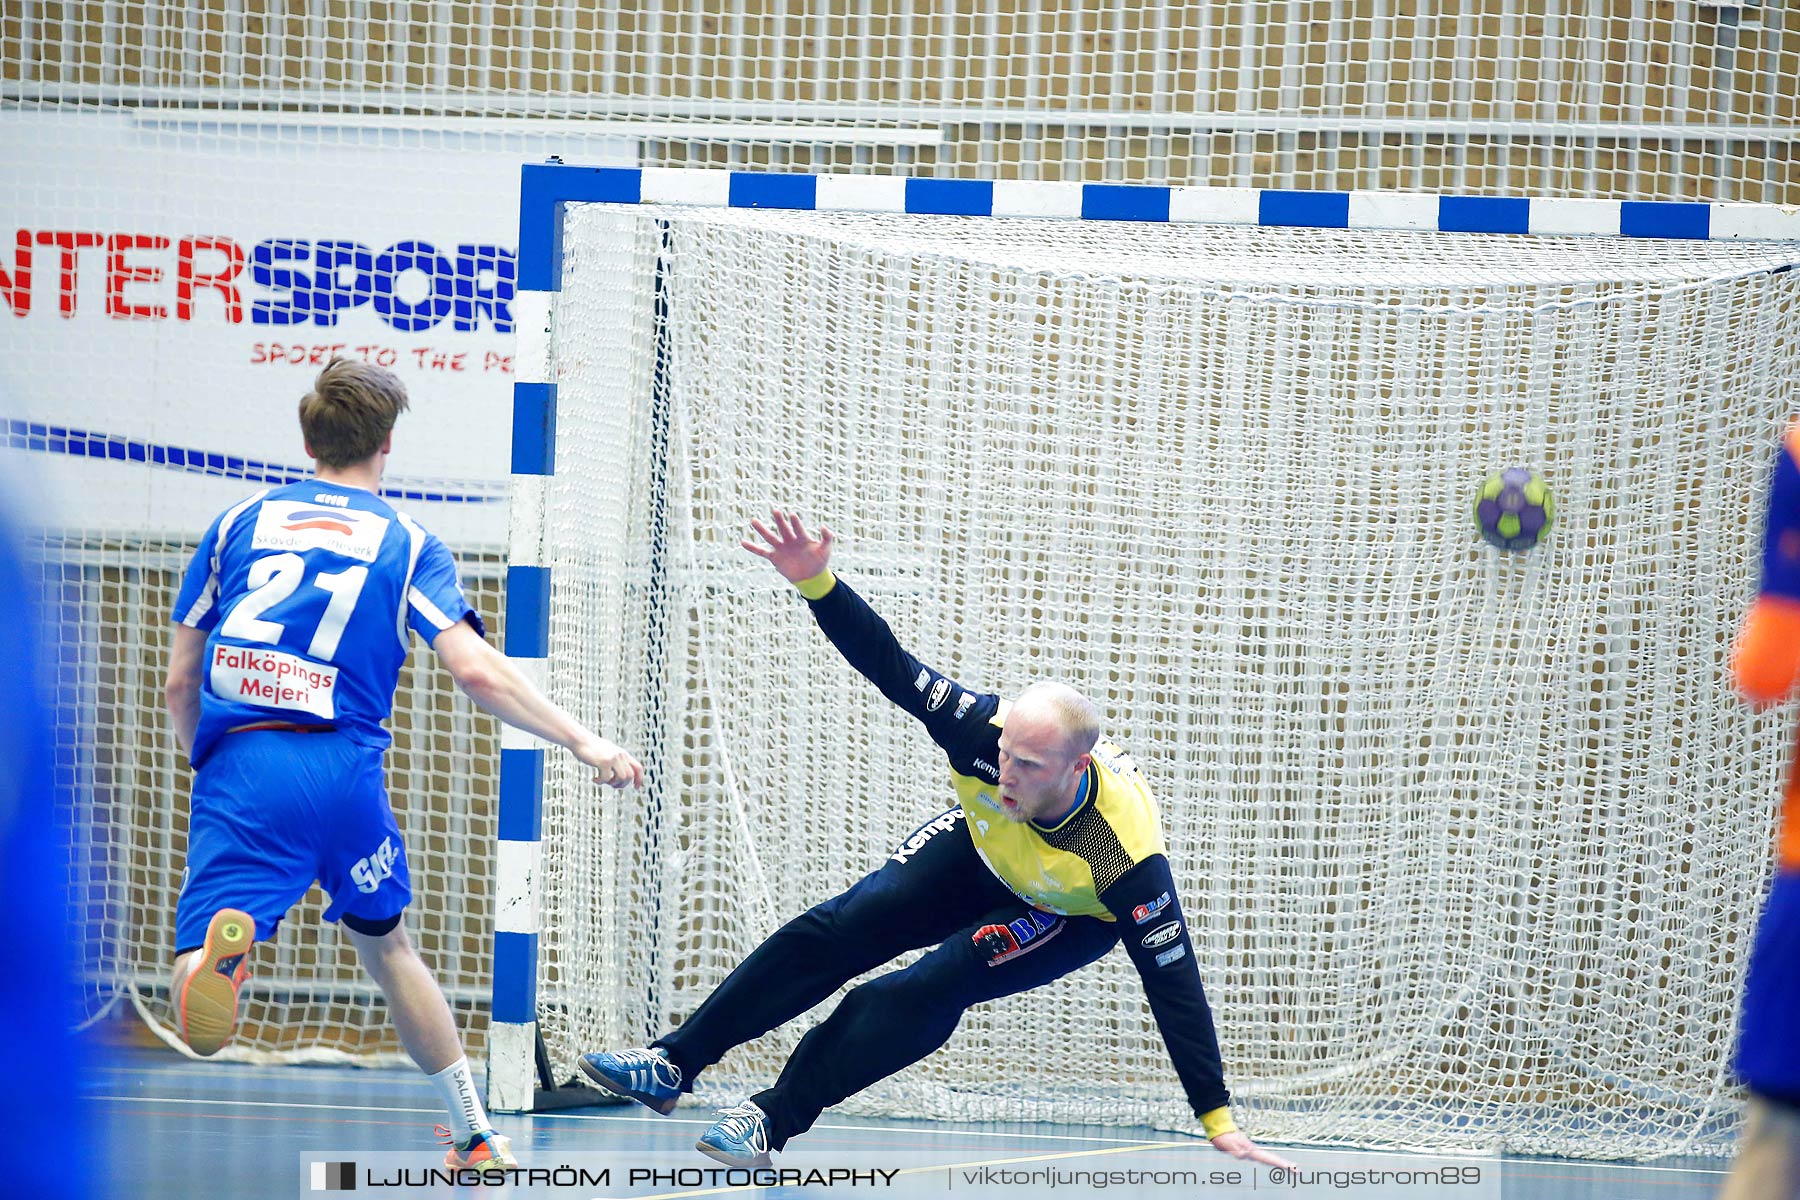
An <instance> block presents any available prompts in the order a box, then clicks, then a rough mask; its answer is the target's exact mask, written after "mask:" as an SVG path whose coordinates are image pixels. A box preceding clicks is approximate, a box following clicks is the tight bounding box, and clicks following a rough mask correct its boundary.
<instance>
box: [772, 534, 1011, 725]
mask: <svg viewBox="0 0 1800 1200" xmlns="http://www.w3.org/2000/svg"><path fill="white" fill-rule="evenodd" d="M772 516H773V520H772V522H771V525H772V527H771V526H770V525H764V524H763V523H762V522H761V521H752V522H750V527H751V528H752V529H753V530H755V531H756V533H757V535H758V536H759V537H761V538H762V542H763V544H758V543H756V542H753V541H751V540H749V539H748V538H746V539H744V541H743V542H742V543H740V544H741V545H742V546H743V547H744V549H746V550H748V551H750V553H752V554H755V555H758V556H759V557H761V558H765V559H767V560H768V561H769V562H770V563H771V564H772V565H773V566H774V567H775V569H776V570H777V571H779V572H781V575H782V578H784V579H786V580H787V581H788V582H789V583H791V584H793V585H794V586H795V587H797V588H798V589H799V590H800V594H801V595H802V596H804V597H806V602H807V605H808V606H809V607H810V608H811V609H812V614H813V619H814V620H816V621H818V623H819V629H820V630H821V631H823V633H824V634H825V636H826V637H828V638H830V639H831V644H832V645H833V646H836V647H837V649H838V653H840V654H842V655H843V656H844V658H845V660H846V661H848V662H849V664H850V665H851V666H853V667H855V668H856V669H857V671H858V672H860V673H861V674H862V675H863V677H864V678H866V679H868V680H869V682H871V683H873V684H874V685H875V686H876V687H877V688H879V689H881V694H882V695H884V696H886V697H887V698H888V699H889V700H892V701H893V702H894V703H895V704H898V705H899V706H900V707H901V708H903V709H905V710H906V711H907V712H909V713H911V714H912V715H913V716H915V717H917V718H918V719H919V720H920V721H922V722H924V724H925V727H926V729H928V730H929V731H930V732H931V736H932V740H934V741H935V742H937V743H938V745H940V746H942V747H944V748H945V749H947V750H954V749H955V748H956V747H957V746H958V745H959V744H960V743H961V742H962V741H963V740H964V738H965V737H966V735H967V732H968V731H970V730H979V729H981V728H982V727H984V726H985V725H986V724H987V720H988V718H989V717H990V716H992V715H993V713H994V711H995V710H996V709H997V708H998V706H999V699H998V697H995V696H991V695H988V694H985V693H970V694H971V695H973V696H974V700H973V701H970V702H964V700H963V695H964V689H963V688H962V687H961V686H960V685H958V684H957V683H956V682H955V681H954V680H951V679H949V678H948V677H946V676H943V675H941V674H939V673H938V672H936V671H933V670H932V669H931V668H930V667H928V666H926V665H925V664H924V663H922V662H920V661H919V660H918V659H916V658H914V657H913V656H912V655H911V654H908V653H907V652H906V648H905V647H903V646H902V645H901V644H900V640H899V639H898V638H896V637H895V636H894V631H893V630H892V629H891V628H889V627H888V623H887V622H886V621H884V620H882V618H881V617H880V615H878V614H877V613H876V612H875V610H874V609H872V608H870V607H869V604H868V601H866V600H864V599H863V598H862V597H861V596H859V595H857V594H856V592H855V591H854V590H853V589H852V588H851V587H850V585H849V584H847V583H845V582H843V581H842V580H841V579H839V578H838V577H837V576H836V575H834V574H832V572H831V548H832V546H833V545H834V544H835V541H836V538H835V536H834V535H833V534H832V532H831V530H829V529H826V528H823V527H821V528H820V530H819V535H818V536H817V537H813V536H811V535H809V534H808V533H807V532H806V529H805V527H804V526H802V525H801V523H800V518H799V517H798V516H797V515H795V514H793V513H788V512H783V511H781V510H779V509H777V510H776V511H775V512H774V513H773V514H772Z"/></svg>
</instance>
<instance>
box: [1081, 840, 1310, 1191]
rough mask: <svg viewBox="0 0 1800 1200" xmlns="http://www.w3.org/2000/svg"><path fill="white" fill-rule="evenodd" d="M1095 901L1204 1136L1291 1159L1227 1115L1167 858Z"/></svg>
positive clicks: (1257, 1157)
mask: <svg viewBox="0 0 1800 1200" xmlns="http://www.w3.org/2000/svg"><path fill="white" fill-rule="evenodd" d="M1100 902H1101V903H1102V904H1104V905H1106V908H1107V911H1108V912H1110V913H1112V914H1113V917H1114V918H1115V919H1116V920H1117V921H1118V922H1119V928H1120V929H1122V930H1123V931H1124V938H1123V940H1124V943H1125V952H1126V953H1127V954H1129V955H1130V956H1131V962H1132V965H1133V966H1135V967H1136V968H1137V972H1138V977H1139V978H1140V979H1142V980H1143V983H1144V995H1145V996H1146V997H1147V998H1148V999H1149V1001H1150V1013H1151V1015H1152V1016H1153V1017H1155V1018H1156V1027H1157V1029H1159V1030H1160V1031H1161V1032H1162V1037H1163V1044H1164V1045H1166V1046H1167V1047H1168V1048H1169V1058H1170V1060H1171V1061H1172V1062H1173V1063H1174V1064H1175V1074H1176V1076H1177V1077H1178V1078H1180V1080H1181V1086H1182V1089H1183V1090H1184V1091H1185V1092H1186V1093H1187V1098H1188V1103H1189V1104H1190V1105H1191V1106H1192V1107H1193V1110H1194V1115H1195V1116H1197V1117H1198V1118H1200V1124H1201V1126H1202V1127H1203V1128H1204V1129H1205V1130H1206V1136H1207V1137H1208V1138H1210V1139H1211V1140H1212V1144H1213V1145H1214V1146H1216V1147H1218V1148H1219V1149H1220V1150H1221V1151H1224V1152H1225V1153H1227V1154H1230V1155H1232V1156H1234V1157H1236V1158H1248V1159H1251V1160H1253V1161H1255V1162H1261V1163H1267V1164H1269V1165H1270V1166H1280V1167H1289V1166H1292V1165H1293V1164H1291V1163H1289V1162H1288V1161H1287V1160H1286V1159H1283V1158H1280V1157H1278V1156H1277V1155H1274V1154H1271V1153H1270V1152H1269V1151H1267V1150H1264V1149H1262V1148H1260V1147H1259V1146H1257V1145H1256V1143H1255V1142H1253V1141H1251V1140H1250V1138H1249V1137H1248V1136H1247V1135H1246V1134H1245V1133H1244V1132H1243V1131H1242V1130H1240V1129H1239V1128H1238V1127H1237V1123H1236V1122H1235V1121H1233V1120H1232V1119H1231V1093H1230V1092H1229V1091H1228V1090H1227V1089H1226V1087H1225V1068H1224V1064H1223V1062H1222V1061H1221V1059H1220V1057H1219V1039H1218V1035H1217V1033H1216V1032H1215V1031H1214V1029H1213V1019H1212V1009H1211V1008H1210V1007H1209V1006H1208V1005H1207V1003H1206V989H1205V988H1203V987H1202V986H1201V984H1200V967H1199V964H1198V963H1197V962H1196V961H1195V958H1194V947H1193V941H1192V939H1190V938H1189V936H1188V927H1187V918H1186V917H1184V916H1183V915H1182V912H1181V901H1180V898H1179V897H1177V896H1176V894H1175V879H1174V876H1173V875H1171V874H1170V872H1169V860H1168V859H1167V858H1166V857H1165V856H1163V855H1161V854H1153V855H1151V856H1150V857H1149V858H1146V859H1145V860H1144V861H1143V862H1140V863H1138V864H1137V865H1136V866H1134V867H1132V868H1131V869H1130V870H1129V871H1127V872H1125V874H1123V875H1121V876H1120V877H1119V878H1118V880H1117V881H1116V882H1114V883H1113V885H1112V886H1111V887H1109V888H1107V889H1106V890H1105V891H1104V892H1102V893H1101V894H1100Z"/></svg>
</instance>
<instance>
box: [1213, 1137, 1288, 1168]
mask: <svg viewBox="0 0 1800 1200" xmlns="http://www.w3.org/2000/svg"><path fill="white" fill-rule="evenodd" d="M1212 1144H1213V1148H1214V1149H1215V1150H1218V1151H1220V1152H1221V1153H1224V1154H1229V1155H1231V1157H1233V1158H1247V1159H1249V1160H1250V1161H1251V1162H1259V1163H1262V1164H1263V1165H1264V1166H1268V1167H1286V1168H1287V1169H1288V1170H1290V1171H1293V1170H1297V1169H1298V1168H1296V1167H1295V1166H1294V1164H1293V1163H1291V1162H1289V1161H1288V1160H1287V1159H1285V1158H1283V1157H1281V1155H1279V1154H1276V1153H1275V1152H1274V1151H1272V1150H1264V1149H1263V1148H1262V1147H1261V1146H1258V1145H1257V1144H1256V1143H1255V1142H1253V1141H1251V1140H1250V1135H1249V1134H1247V1133H1245V1132H1243V1131H1242V1130H1239V1129H1234V1130H1232V1131H1231V1132H1230V1133H1221V1134H1220V1135H1219V1136H1218V1137H1216V1138H1214V1139H1213V1140H1212Z"/></svg>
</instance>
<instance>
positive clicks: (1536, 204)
mask: <svg viewBox="0 0 1800 1200" xmlns="http://www.w3.org/2000/svg"><path fill="white" fill-rule="evenodd" d="M570 204H684V205H702V206H707V207H713V208H760V209H788V210H795V211H808V212H860V213H908V214H918V215H928V216H971V217H1018V218H1037V219H1058V220H1074V221H1143V222H1150V223H1156V224H1210V225H1265V226H1286V227H1290V228H1292V227H1298V228H1310V229H1392V230H1413V231H1423V232H1439V233H1488V234H1519V235H1540V236H1551V235H1555V236H1591V237H1623V238H1664V239H1669V238H1674V239H1690V240H1741V241H1793V242H1800V207H1794V206H1775V205H1767V204H1740V203H1699V202H1687V201H1661V200H1659V201H1634V200H1590V199H1546V198H1522V197H1521V198H1514V197H1503V196H1450V195H1434V194H1429V193H1408V192H1371V191H1348V192H1330V191H1316V192H1308V191H1281V190H1274V189H1259V188H1222V187H1159V186H1151V185H1144V184H1116V183H1040V182H1019V181H985V180H968V179H917V178H908V177H904V176H892V175H830V174H819V175H812V174H777V173H767V172H753V171H720V170H706V169H686V168H656V167H646V168H625V167H583V166H577V165H574V164H566V163H562V162H559V161H554V160H553V161H551V162H548V163H541V164H528V165H526V166H525V167H524V168H523V175H522V178H521V182H520V191H519V258H518V290H517V292H516V293H515V295H514V298H513V317H514V323H515V326H514V327H515V328H516V330H517V338H518V350H517V353H516V354H515V356H514V369H515V371H516V374H515V376H514V379H515V382H514V384H513V422H512V531H511V536H510V539H509V557H508V566H507V569H506V643H505V651H506V654H507V655H508V656H509V657H511V658H512V659H513V660H514V661H515V662H516V663H517V664H518V665H519V666H520V667H521V668H522V669H523V670H524V671H525V672H526V674H527V675H529V676H530V677H531V678H532V679H534V680H536V681H538V682H539V683H542V682H543V681H544V679H545V677H546V670H545V667H546V664H547V662H548V659H549V655H550V589H551V585H552V581H551V577H550V568H549V566H548V565H547V564H546V563H545V562H544V554H543V546H544V495H545V483H546V481H547V480H548V479H549V477H550V476H552V475H554V474H555V473H556V381H555V380H554V379H552V378H551V377H550V333H549V323H550V322H549V316H550V301H551V298H552V296H553V295H554V294H555V293H556V292H558V291H560V290H561V288H562V271H563V260H562V229H563V213H564V211H565V210H566V206H567V205H570ZM601 732H602V733H604V732H605V731H604V730H602V731H601ZM500 745H501V749H500V811H499V827H500V828H499V849H498V853H497V863H496V876H497V892H496V903H495V936H494V986H493V1010H492V1023H491V1025H490V1027H489V1035H488V1037H489V1042H488V1103H489V1106H490V1107H491V1108H494V1109H496V1110H498V1111H500V1112H527V1111H530V1110H531V1109H533V1108H536V1107H541V1106H543V1105H544V1104H547V1103H553V1102H554V1101H553V1100H551V1098H550V1095H549V1094H548V1093H547V1091H546V1089H551V1088H553V1086H554V1081H553V1080H551V1079H549V1078H547V1077H544V1076H543V1075H542V1074H541V1071H542V1070H544V1069H545V1068H541V1067H540V1065H539V1064H540V1057H541V1043H540V1039H539V1037H538V1028H537V1011H538V1008H537V980H538V945H539V943H538V937H539V924H540V916H541V912H542V908H541V905H540V904H539V900H538V890H537V880H538V874H539V864H540V843H541V839H542V836H543V813H544V781H545V767H546V762H545V755H546V753H548V752H550V751H548V750H547V749H546V747H545V746H544V744H543V743H541V742H539V741H538V740H537V739H535V738H533V737H531V736H530V735H529V734H524V733H521V732H519V731H517V730H513V729H511V728H510V727H508V728H506V729H505V730H504V732H503V733H502V736H501V743H500ZM587 1095H588V1096H589V1097H593V1098H597V1096H596V1094H595V1093H592V1092H588V1093H587Z"/></svg>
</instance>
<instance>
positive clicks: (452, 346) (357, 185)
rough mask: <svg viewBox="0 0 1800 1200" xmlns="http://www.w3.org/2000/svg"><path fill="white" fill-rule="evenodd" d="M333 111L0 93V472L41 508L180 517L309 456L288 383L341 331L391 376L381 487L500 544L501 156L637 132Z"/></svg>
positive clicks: (576, 152) (133, 517)
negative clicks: (339, 118)
mask: <svg viewBox="0 0 1800 1200" xmlns="http://www.w3.org/2000/svg"><path fill="white" fill-rule="evenodd" d="M329 120H330V119H329V118H318V119H317V121H316V123H309V124H298V123H294V122H292V121H291V120H289V121H285V122H278V121H277V119H276V118H262V119H258V118H255V117H246V118H228V117H225V116H220V115H214V116H212V117H206V116H204V115H202V114H185V115H183V114H170V113H166V112H161V113H154V114H137V115H135V116H134V115H129V114H119V113H95V114H83V115H76V116H71V115H68V114H64V113H57V114H50V113H30V112H9V113H4V114H0V142H3V143H4V145H3V147H0V159H4V160H5V161H7V162H8V163H11V164H13V165H14V167H15V168H16V169H14V170H10V171H7V172H4V173H3V174H4V175H5V176H9V177H8V178H5V179H4V180H3V181H0V195H3V196H4V197H5V203H6V211H7V214H8V216H7V218H6V219H5V221H4V222H0V239H3V240H0V306H3V314H0V321H3V322H4V332H3V333H0V338H4V351H5V352H4V353H3V354H0V419H3V420H4V422H5V430H6V434H5V438H4V441H3V442H0V470H3V471H6V472H7V473H8V474H11V475H14V476H17V477H21V478H27V479H29V480H30V481H31V482H32V485H33V487H34V489H35V490H38V491H39V492H40V493H41V494H42V495H43V496H44V498H45V500H46V505H45V509H46V515H47V516H50V517H51V520H52V523H54V524H55V525H57V526H60V527H63V528H67V529H74V530H80V531H85V532H93V533H96V534H103V533H111V532H115V531H117V532H126V533H135V532H139V531H148V532H154V533H158V534H165V535H168V536H172V537H188V538H192V537H194V536H197V535H198V533H199V532H200V531H201V530H203V529H204V528H205V526H206V524H207V522H208V521H210V520H211V518H212V517H213V516H214V515H215V514H216V513H217V512H218V511H219V510H220V509H222V508H224V507H226V506H227V505H229V504H231V503H232V502H233V501H234V500H235V499H237V498H240V497H242V496H243V495H246V494H248V493H249V492H251V491H254V490H256V489H257V488H258V487H261V486H265V485H266V484H268V483H272V482H280V481H281V480H283V479H285V478H288V477H291V475H292V474H293V473H295V472H304V471H306V470H307V469H308V468H309V467H310V463H309V462H308V460H307V459H306V457H305V454H304V450H303V447H302V443H301V438H300V434H299V429H298V425H297V423H296V419H295V410H296V406H297V404H298V401H299V399H300V397H301V396H302V395H304V394H305V392H306V391H307V389H308V387H309V386H310V384H311V381H312V379H313V377H314V376H315V375H316V374H317V373H318V371H319V370H320V368H322V367H323V366H324V365H325V363H326V362H328V361H329V360H330V359H331V358H332V357H333V356H336V355H343V356H348V357H352V358H359V359H364V360H367V361H370V362H374V363H378V364H379V365H381V366H384V367H387V368H389V369H391V370H392V371H394V372H395V373H396V374H397V375H399V376H400V378H401V379H402V380H404V381H405V383H406V385H407V388H408V391H409V393H410V396H411V403H412V407H411V410H410V411H409V413H408V414H407V415H406V416H404V417H403V418H402V419H401V423H400V425H399V427H398V428H397V430H396V435H395V441H394V454H393V457H392V458H391V460H390V462H389V465H388V476H387V485H388V486H387V489H386V490H387V492H388V493H389V495H390V498H391V499H392V500H393V501H394V502H395V503H396V504H397V505H399V506H400V507H402V508H404V509H406V510H408V511H411V512H413V513H415V515H417V516H418V517H419V519H420V520H422V521H424V522H425V523H426V524H427V525H428V526H429V527H430V528H432V529H433V530H434V531H435V532H438V533H439V534H440V536H443V537H444V538H445V540H446V541H447V542H449V543H450V544H451V545H452V546H453V547H454V548H459V549H467V550H474V549H477V548H493V547H498V546H501V545H503V544H504V541H505V536H506V504H505V485H506V478H507V474H508V468H509V443H510V436H511V432H510V431H511V423H510V422H511V399H512V388H511V384H512V369H513V364H512V355H513V314H512V300H513V294H514V291H515V286H516V277H517V270H516V267H517V258H516V253H517V241H518V228H517V225H518V187H519V182H518V181H519V167H520V165H521V163H524V162H536V161H543V160H544V159H545V158H547V157H549V156H551V155H559V156H562V157H564V158H565V159H568V160H570V161H580V162H585V163H594V164H597V165H602V164H604V165H632V164H633V163H634V162H635V144H634V143H633V142H631V141H630V140H628V139H624V138H619V137H606V136H592V135H579V136H578V135H577V134H572V133H563V132H558V131H556V130H555V129H553V128H550V127H544V128H545V130H546V131H544V132H529V130H531V129H532V128H533V127H532V126H531V125H529V124H528V123H523V124H521V125H520V128H522V129H524V130H527V132H512V131H507V132H496V131H495V126H496V123H495V122H491V121H490V122H468V123H457V122H439V123H438V125H437V126H435V127H434V126H430V125H428V124H427V125H424V126H423V127H408V125H407V123H406V122H405V121H404V120H403V119H400V118H391V119H388V120H386V121H385V122H382V121H379V120H378V121H376V122H373V123H371V122H367V121H364V122H359V123H351V124H346V125H345V126H343V127H334V126H332V125H331V124H330V123H329Z"/></svg>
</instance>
